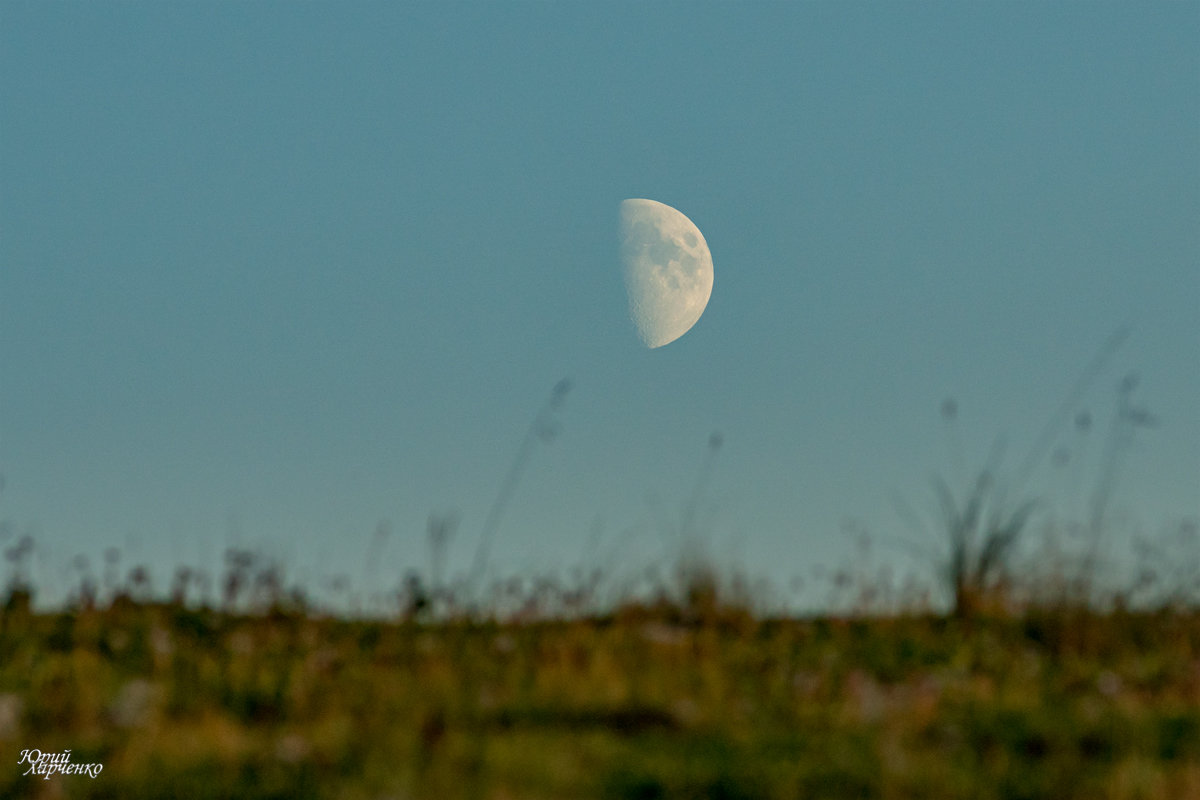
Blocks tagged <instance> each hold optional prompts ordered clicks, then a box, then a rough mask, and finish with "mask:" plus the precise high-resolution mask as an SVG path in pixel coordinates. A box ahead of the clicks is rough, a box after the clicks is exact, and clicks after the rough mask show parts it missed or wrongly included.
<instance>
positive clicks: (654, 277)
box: [620, 199, 713, 348]
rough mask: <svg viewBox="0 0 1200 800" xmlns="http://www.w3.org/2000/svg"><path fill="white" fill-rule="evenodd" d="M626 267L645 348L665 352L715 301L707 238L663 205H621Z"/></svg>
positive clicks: (634, 202)
mask: <svg viewBox="0 0 1200 800" xmlns="http://www.w3.org/2000/svg"><path fill="white" fill-rule="evenodd" d="M620 237H621V263H622V264H623V266H624V270H625V292H626V294H628V296H629V316H630V319H632V320H633V324H634V326H635V327H636V328H637V333H638V336H639V337H640V338H641V340H642V343H643V344H645V345H646V347H649V348H655V347H662V346H663V345H664V344H670V343H671V342H673V341H675V340H676V339H678V338H679V337H680V336H683V335H684V334H685V333H687V332H688V331H689V330H691V327H692V326H693V325H695V324H696V321H697V320H699V319H700V315H701V314H703V313H704V308H705V306H707V305H708V298H709V297H711V296H712V287H713V263H712V253H710V252H709V250H708V243H707V242H705V241H704V234H702V233H700V229H699V228H697V227H696V226H695V224H694V223H693V222H692V221H691V220H690V219H688V218H687V217H685V216H684V215H683V214H682V213H680V212H679V211H677V210H675V209H674V208H671V207H670V206H669V205H666V204H665V203H660V202H658V201H657V200H644V199H629V200H623V201H622V202H621V224H620Z"/></svg>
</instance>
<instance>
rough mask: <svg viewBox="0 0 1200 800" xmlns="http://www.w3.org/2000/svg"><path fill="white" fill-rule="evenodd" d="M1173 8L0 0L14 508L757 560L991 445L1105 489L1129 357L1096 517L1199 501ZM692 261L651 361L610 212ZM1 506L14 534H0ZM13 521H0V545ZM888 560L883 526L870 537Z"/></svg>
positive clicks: (406, 561) (4, 454)
mask: <svg viewBox="0 0 1200 800" xmlns="http://www.w3.org/2000/svg"><path fill="white" fill-rule="evenodd" d="M1198 40H1200V5H1197V4H1196V3H1170V4H1154V3H1150V4H1138V5H1136V6H1134V5H1129V4H1102V3H1094V4H1053V5H1050V4H1041V3H1030V4H1021V3H1003V4H994V5H984V4H960V3H947V4H928V3H922V4H907V5H898V4H841V3H789V4H769V3H759V4H715V3H713V4H708V3H656V4H646V5H644V4H634V3H592V4H584V3H564V4H553V5H552V4H525V3H522V4H474V3H467V4H444V3H419V4H418V3H409V4H388V3H359V4H355V3H336V4H335V3H305V4H286V3H265V2H263V3H238V4H234V3H205V4H189V3H145V4H143V3H132V2H125V3H99V4H84V3H55V4H47V3H16V2H10V1H9V0H4V2H3V3H0V226H2V227H0V471H2V473H3V475H4V478H5V489H4V493H3V495H0V519H3V520H6V521H7V523H8V531H9V534H8V535H9V536H10V537H12V536H15V535H19V534H22V533H25V532H29V533H31V534H33V535H34V536H35V539H36V541H37V544H38V551H37V552H38V558H37V562H36V565H37V568H38V569H39V570H40V571H41V572H40V574H41V575H42V576H43V578H44V579H45V580H46V581H48V582H51V583H53V582H55V581H58V582H63V581H65V580H66V578H65V577H64V576H65V575H68V574H69V570H68V568H67V567H66V566H65V565H66V564H68V562H69V560H70V559H71V557H72V556H74V555H75V554H78V553H84V554H88V555H90V556H91V557H92V559H93V564H94V565H95V564H98V563H99V554H100V553H101V552H102V551H103V549H104V548H106V547H109V546H116V547H119V548H121V549H122V552H123V554H124V558H125V559H126V563H131V562H134V561H144V562H147V563H150V564H151V566H152V568H153V569H154V572H155V575H156V576H157V577H158V583H159V585H160V587H161V586H163V585H165V583H166V580H167V574H168V572H169V570H170V568H171V567H172V566H173V565H176V564H180V563H195V564H217V563H219V558H220V555H221V553H222V552H223V550H224V549H225V548H226V547H228V546H239V547H254V548H259V549H262V550H264V551H266V552H268V553H270V554H271V555H272V556H274V557H277V558H280V559H282V560H283V561H284V562H285V564H286V565H287V566H288V568H289V572H290V573H291V574H292V575H293V576H296V577H299V578H302V579H305V580H308V581H310V582H316V581H319V580H321V579H323V578H324V577H327V576H329V575H332V574H335V573H346V574H348V575H349V576H350V577H351V578H352V579H354V580H358V579H360V577H362V578H363V579H365V577H364V572H365V570H366V567H365V563H366V561H367V559H368V553H369V551H371V545H370V542H371V539H372V536H373V534H374V532H375V531H376V529H377V528H378V526H379V524H380V523H381V522H384V523H386V525H387V526H388V529H389V530H390V531H391V533H390V536H389V537H388V539H387V541H386V545H385V546H384V547H383V548H382V550H377V551H371V552H374V554H375V555H376V556H377V558H376V559H375V562H376V563H375V566H374V567H372V569H373V570H375V572H373V576H374V577H373V578H371V579H372V580H378V581H379V582H380V583H382V582H383V581H384V580H385V579H386V577H387V576H389V575H393V574H394V575H396V576H397V577H398V576H399V575H400V574H401V573H402V572H403V571H404V570H407V569H409V568H414V567H415V568H424V567H425V566H426V565H427V564H428V548H427V545H426V541H425V531H426V521H427V519H428V518H429V516H430V514H443V513H449V512H453V513H455V514H456V515H457V516H458V518H459V520H460V525H459V527H458V531H457V534H456V536H455V538H454V539H453V542H452V546H451V548H450V553H449V560H450V564H449V567H450V571H451V572H461V571H464V570H466V569H467V567H468V566H469V564H470V561H471V558H472V555H473V554H474V552H475V548H476V544H477V542H478V539H479V536H480V533H481V530H482V527H483V525H484V520H485V517H486V515H487V512H488V509H489V507H490V506H491V504H492V503H493V500H494V499H495V497H496V495H497V492H498V491H499V489H500V486H501V483H502V481H503V479H504V476H505V474H506V472H507V471H508V470H509V467H510V465H511V463H512V462H513V460H514V458H515V457H516V455H517V453H518V449H519V447H520V445H521V442H522V439H523V437H524V436H525V433H526V430H527V429H528V427H529V425H530V423H531V421H532V419H533V417H534V415H535V414H536V413H537V411H538V409H539V407H541V405H542V404H543V403H544V402H545V401H546V398H547V397H548V396H549V394H550V391H551V387H553V386H554V385H555V383H556V382H557V381H558V380H559V379H561V378H564V377H569V378H570V379H571V380H572V381H573V388H572V390H571V392H570V393H569V395H568V397H567V400H566V403H565V405H564V407H563V408H562V410H561V412H560V413H559V415H558V420H557V421H558V425H559V433H558V436H557V437H556V438H555V439H554V441H552V442H549V443H539V444H538V446H537V447H536V448H534V450H533V451H532V453H531V455H530V457H529V458H528V460H527V462H526V463H525V467H524V470H523V472H522V474H521V476H520V482H519V485H518V486H517V489H516V491H515V492H514V493H513V495H512V497H511V500H510V502H509V504H508V505H507V507H506V510H505V514H504V516H503V518H502V520H501V522H500V525H499V528H498V529H497V531H496V539H495V543H494V548H493V556H494V565H495V568H496V569H497V570H498V571H500V572H509V571H522V572H527V573H533V572H551V571H555V570H566V569H568V568H569V567H571V566H574V565H577V564H581V563H582V564H593V563H598V561H603V562H604V563H612V564H620V565H622V567H623V568H629V569H632V568H636V567H638V566H639V565H640V564H642V563H647V562H650V561H653V560H654V559H655V558H657V557H658V556H659V555H660V554H661V553H663V552H668V551H670V550H671V548H672V547H675V546H676V544H675V543H674V539H673V538H672V533H671V530H672V529H673V528H677V527H678V520H679V519H680V515H681V514H682V513H683V508H684V507H685V506H686V505H687V504H688V502H689V500H688V498H689V497H691V495H692V493H693V491H694V487H695V485H696V483H697V480H698V479H699V478H698V476H699V474H700V472H701V470H702V468H703V464H704V460H705V458H706V452H707V442H708V439H709V435H710V434H711V433H712V432H714V431H719V432H720V433H721V434H722V436H723V446H722V447H721V449H720V451H719V452H718V453H716V454H715V459H714V460H713V462H712V464H711V471H710V473H709V475H708V478H707V484H706V488H705V489H704V491H703V492H702V498H701V500H700V502H699V505H698V507H697V508H698V512H699V513H698V516H697V518H698V520H699V526H700V528H701V529H702V530H703V531H704V533H705V535H706V536H707V537H708V539H709V541H710V547H711V550H712V552H713V554H714V555H715V556H716V557H718V559H719V560H720V561H721V562H722V563H724V564H728V565H730V566H731V567H733V566H736V567H739V568H743V569H746V570H747V571H749V572H752V573H755V574H764V575H767V576H768V577H770V578H771V579H772V580H776V581H779V582H786V581H787V580H788V579H789V578H790V577H791V576H793V575H807V574H810V573H811V571H812V569H813V568H814V567H815V566H816V565H818V564H825V565H835V564H837V563H839V561H841V560H844V559H845V558H847V557H849V554H850V553H851V552H852V550H851V547H850V545H851V542H850V539H851V537H849V536H848V535H847V533H846V528H847V526H848V524H849V526H850V527H854V526H859V527H863V528H865V529H867V530H868V531H870V532H871V533H872V534H874V535H876V536H878V537H881V538H885V539H886V538H888V537H894V536H897V535H905V536H911V535H912V531H910V530H909V529H908V528H906V527H905V526H904V524H903V523H902V521H901V518H900V516H899V515H898V514H897V512H896V510H895V506H894V503H893V501H892V498H893V497H894V496H900V497H903V498H905V499H906V500H908V501H910V502H911V504H912V505H914V506H916V507H917V508H918V509H925V508H927V507H928V506H929V500H930V499H931V492H930V482H929V481H930V475H932V474H933V473H935V472H940V473H942V474H945V475H946V476H947V477H948V478H949V479H950V480H951V482H952V483H954V484H955V485H958V486H965V485H966V483H967V481H968V480H969V478H970V474H969V470H968V472H966V473H964V472H963V470H962V469H961V468H959V469H956V468H955V462H956V460H957V456H956V455H955V447H957V445H955V444H954V441H955V440H954V438H953V436H952V435H950V432H949V431H948V429H947V426H946V424H945V423H944V420H942V418H941V417H940V415H939V408H940V407H941V404H942V401H943V400H944V399H945V398H947V397H952V398H954V399H955V401H956V402H957V404H958V409H959V411H958V419H957V422H956V425H957V426H958V429H957V434H955V435H957V436H958V437H960V439H961V449H962V451H963V453H964V457H965V461H966V463H967V465H968V467H969V468H971V469H973V468H976V467H978V466H979V465H980V464H981V463H982V462H983V460H984V459H985V457H986V455H987V452H988V449H989V446H990V444H991V443H992V441H993V440H994V439H995V437H997V436H998V435H1004V436H1005V437H1006V441H1007V443H1008V449H1007V456H1006V458H1005V459H1004V461H1003V462H1002V470H1003V469H1008V470H1009V471H1010V472H1011V471H1014V470H1016V468H1017V467H1018V465H1019V464H1020V462H1021V461H1022V458H1023V457H1024V455H1025V454H1026V453H1027V452H1029V450H1030V448H1032V447H1033V446H1034V445H1035V440H1036V439H1037V437H1038V435H1039V433H1040V431H1042V430H1043V428H1045V427H1046V425H1047V423H1048V421H1050V420H1052V419H1053V418H1054V414H1055V412H1056V410H1057V409H1058V408H1059V407H1060V406H1061V405H1062V404H1063V402H1064V399H1065V398H1067V397H1068V396H1069V393H1070V391H1071V387H1072V385H1073V384H1074V383H1075V381H1076V379H1077V378H1078V377H1079V375H1080V374H1081V373H1082V372H1083V371H1084V370H1085V368H1086V366H1087V364H1088V362H1089V360H1090V359H1092V358H1093V356H1094V354H1095V353H1096V352H1097V351H1098V349H1099V348H1100V347H1101V346H1102V343H1103V342H1104V341H1105V340H1106V339H1107V338H1108V337H1109V336H1110V335H1112V333H1113V332H1114V331H1115V330H1117V329H1118V328H1120V327H1121V326H1126V325H1127V326H1129V329H1130V331H1131V333H1130V335H1129V337H1128V339H1127V340H1126V341H1125V343H1124V344H1123V345H1122V347H1121V348H1120V349H1119V350H1118V351H1117V352H1116V354H1115V355H1114V356H1113V357H1112V358H1111V359H1110V360H1109V361H1108V363H1107V364H1106V366H1105V369H1104V371H1103V372H1101V373H1100V374H1099V375H1098V376H1097V378H1096V380H1095V381H1093V382H1092V383H1091V384H1090V385H1089V387H1088V389H1087V391H1086V392H1084V393H1083V394H1082V395H1081V396H1080V397H1079V399H1078V401H1077V402H1075V403H1073V404H1071V405H1072V408H1071V409H1070V410H1069V411H1070V414H1071V415H1074V414H1075V413H1076V412H1077V411H1083V410H1086V411H1088V412H1090V413H1091V414H1092V415H1093V416H1094V418H1095V419H1096V420H1097V424H1096V425H1095V426H1094V429H1093V431H1091V432H1090V433H1089V434H1088V436H1082V435H1078V432H1077V431H1075V429H1074V428H1073V426H1072V425H1071V424H1070V422H1069V419H1068V421H1067V422H1066V423H1064V424H1062V425H1059V426H1058V427H1057V428H1056V430H1055V440H1054V445H1053V446H1054V448H1057V449H1062V453H1063V454H1069V456H1070V458H1069V459H1068V460H1067V463H1066V465H1065V466H1057V467H1056V466H1055V465H1054V464H1052V463H1050V462H1051V459H1049V458H1046V459H1042V460H1041V461H1040V463H1039V464H1038V466H1037V471H1036V473H1035V474H1034V475H1033V476H1032V477H1031V478H1030V479H1029V482H1028V483H1029V490H1028V491H1029V493H1032V494H1036V495H1039V496H1042V497H1044V498H1046V499H1047V500H1048V501H1049V503H1050V507H1051V508H1052V509H1053V513H1055V514H1059V515H1061V516H1063V517H1064V518H1069V517H1076V518H1079V517H1081V516H1083V515H1085V514H1086V506H1087V490H1088V487H1090V486H1094V485H1095V483H1096V481H1097V480H1099V476H1100V474H1101V473H1102V471H1103V461H1104V457H1103V453H1104V437H1105V431H1106V430H1107V425H1108V422H1109V420H1110V419H1111V418H1112V416H1113V413H1114V408H1115V399H1116V391H1115V387H1116V386H1117V384H1118V382H1119V381H1120V380H1121V378H1122V376H1124V375H1126V374H1128V373H1130V372H1136V373H1137V374H1138V375H1139V377H1140V382H1139V385H1138V388H1137V391H1136V394H1135V397H1136V400H1137V403H1138V404H1139V405H1142V406H1144V407H1146V408H1148V409H1149V410H1151V411H1152V412H1153V413H1154V414H1156V415H1157V416H1158V418H1159V420H1160V422H1159V425H1158V426H1157V427H1155V428H1153V429H1147V430H1143V431H1139V432H1138V435H1137V437H1136V438H1135V440H1134V444H1133V446H1132V447H1131V448H1130V449H1129V450H1128V452H1127V453H1125V455H1124V456H1123V458H1122V461H1121V470H1120V473H1119V480H1118V481H1117V484H1116V486H1117V489H1116V492H1115V494H1114V498H1113V501H1112V506H1113V508H1114V509H1115V511H1114V514H1118V515H1119V516H1120V518H1121V523H1120V525H1119V526H1117V525H1116V523H1114V528H1116V527H1119V528H1120V530H1119V531H1118V533H1119V534H1120V535H1125V534H1127V533H1131V532H1145V533H1153V532H1156V531H1159V530H1161V529H1162V527H1163V526H1164V525H1170V524H1172V523H1173V522H1177V521H1179V520H1182V519H1187V518H1195V517H1196V516H1197V515H1198V513H1200V413H1198V412H1197V409H1198V408H1200V368H1198V367H1200V324H1198V321H1197V319H1198V313H1197V312H1198V311H1200V225H1197V221H1198V220H1200V51H1198V50H1197V48H1196V46H1195V43H1196V41H1198ZM628 197H647V198H652V199H655V200H659V201H661V202H664V203H667V204H670V205H672V206H674V207H676V208H678V209H679V210H681V211H682V212H683V213H685V214H687V215H688V216H689V217H690V218H691V219H692V221H693V222H695V223H696V225H697V226H698V227H699V228H700V230H701V231H703V233H704V236H705V238H706V239H707V241H708V243H709V246H710V247H711V249H712V253H713V261H714V271H715V276H716V279H715V285H714V289H713V294H712V299H711V301H710V303H709V305H708V308H707V310H706V312H705V314H704V316H703V317H702V318H701V319H700V321H699V322H698V323H697V324H696V326H695V327H694V328H693V329H692V330H691V331H690V332H689V333H688V334H686V335H685V336H684V337H683V338H681V339H679V340H678V341H676V342H674V343H672V344H670V345H668V346H666V347H663V348H660V349H657V350H646V349H644V348H643V347H642V346H641V345H640V343H639V341H638V339H637V336H636V334H635V332H634V329H633V326H632V325H631V324H630V321H629V319H628V317H627V309H626V306H625V299H624V296H623V286H622V282H621V271H620V265H619V261H618V248H617V238H616V224H617V207H618V204H619V203H620V201H621V200H623V199H625V198H628ZM10 541H11V539H10ZM6 544H7V543H6ZM896 557H897V558H899V557H900V556H899V555H897V556H896Z"/></svg>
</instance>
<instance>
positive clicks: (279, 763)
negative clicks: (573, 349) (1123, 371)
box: [0, 591, 1200, 800]
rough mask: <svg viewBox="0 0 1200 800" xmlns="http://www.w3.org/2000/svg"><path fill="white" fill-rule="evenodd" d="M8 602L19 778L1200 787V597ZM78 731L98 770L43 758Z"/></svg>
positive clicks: (1099, 794)
mask: <svg viewBox="0 0 1200 800" xmlns="http://www.w3.org/2000/svg"><path fill="white" fill-rule="evenodd" d="M700 611H701V612H703V613H687V612H688V609H687V608H686V607H682V608H681V607H680V605H678V604H675V605H672V604H662V603H660V604H657V605H647V604H636V603H629V604H626V605H624V606H621V607H618V608H617V609H616V610H615V611H613V612H611V613H607V614H604V615H601V616H591V617H577V618H573V619H558V620H544V619H543V620H540V621H531V622H527V623H520V622H503V623H502V622H498V621H487V620H484V621H481V620H479V619H475V620H471V619H469V618H467V617H466V615H464V617H463V618H461V619H454V618H449V619H445V620H441V621H430V620H428V619H426V620H425V621H423V622H419V621H417V619H419V617H417V618H410V619H397V620H392V621H380V620H361V619H360V620H347V619H341V618H336V617H329V616H323V615H319V614H314V613H305V612H304V611H300V610H287V609H286V608H285V607H281V606H276V607H275V608H274V609H273V610H263V611H261V612H259V613H248V612H246V611H237V612H234V611H222V610H216V609H212V608H207V607H195V606H192V605H188V604H184V603H182V602H172V603H166V602H161V601H150V600H143V601H136V600H133V599H130V598H129V596H127V595H122V596H118V597H116V598H115V599H114V600H113V601H112V602H111V603H109V604H107V605H104V606H103V607H81V608H79V609H76V610H72V611H69V612H61V613H39V612H37V611H36V610H34V609H32V608H31V607H30V605H29V603H28V597H27V596H26V595H24V594H22V593H20V592H15V591H14V592H11V593H10V597H9V600H8V604H7V606H6V608H5V610H4V611H3V613H2V616H0V755H2V756H3V759H4V761H5V763H6V766H4V767H3V768H2V769H0V797H4V798H18V797H20V798H24V797H30V798H38V797H64V798H127V799H129V800H134V799H135V798H152V797H153V798H157V797H187V798H197V799H199V798H233V797H245V798H310V797H311V798H317V797H321V798H325V797H329V798H347V800H357V799H358V798H363V799H364V800H365V799H367V798H372V799H374V798H530V799H531V800H533V799H536V798H591V797H595V798H622V799H625V798H628V799H630V800H632V799H633V798H814V799H816V798H935V797H936V798H981V799H986V798H1089V799H1093V798H1113V799H1114V800H1115V799H1116V798H1162V799H1163V800H1168V799H1169V800H1181V799H1185V798H1200V613H1197V612H1196V611H1195V610H1184V609H1179V608H1175V609H1169V608H1163V609H1158V610H1153V611H1146V612H1134V611H1128V610H1120V609H1118V610H1116V611H1107V612H1100V611H1097V610H1093V609H1087V608H1080V607H1052V608H1042V609H1029V610H1026V611H1023V612H1021V613H1014V614H997V615H993V616H983V615H981V616H978V617H973V618H968V619H957V618H952V617H951V618H947V617H944V616H940V615H933V614H915V615H909V616H892V617H873V618H862V617H858V618H856V617H845V618H837V617H834V618H816V619H771V618H761V617H756V616H754V615H752V614H751V613H749V612H747V611H745V610H739V609H737V608H723V607H720V606H707V607H704V608H701V609H700ZM28 748H37V749H39V750H41V751H43V752H61V751H64V750H68V749H69V750H71V761H72V762H73V763H100V764H103V765H104V769H103V772H102V773H101V774H100V775H99V776H98V777H97V778H95V779H92V778H89V777H87V776H80V775H67V776H64V775H55V776H53V777H52V778H50V779H49V780H43V779H41V778H37V777H34V776H23V775H22V772H24V771H25V769H26V768H27V765H18V763H17V762H18V758H19V754H20V752H21V750H23V749H28Z"/></svg>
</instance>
